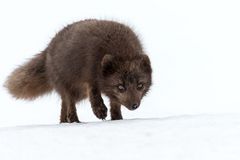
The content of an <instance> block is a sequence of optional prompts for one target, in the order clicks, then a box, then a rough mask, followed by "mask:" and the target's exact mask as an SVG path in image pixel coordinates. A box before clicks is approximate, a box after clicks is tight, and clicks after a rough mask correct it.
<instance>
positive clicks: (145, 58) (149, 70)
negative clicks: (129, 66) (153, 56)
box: [140, 54, 152, 73]
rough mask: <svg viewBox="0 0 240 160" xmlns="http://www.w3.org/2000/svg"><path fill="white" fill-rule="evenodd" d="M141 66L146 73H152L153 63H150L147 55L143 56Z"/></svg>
mask: <svg viewBox="0 0 240 160" xmlns="http://www.w3.org/2000/svg"><path fill="white" fill-rule="evenodd" d="M140 66H141V68H142V69H143V71H144V72H146V73H152V68H151V62H150V60H149V58H148V56H147V55H145V54H142V55H141V62H140Z"/></svg>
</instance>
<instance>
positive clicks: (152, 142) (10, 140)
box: [0, 114, 240, 160]
mask: <svg viewBox="0 0 240 160" xmlns="http://www.w3.org/2000/svg"><path fill="white" fill-rule="evenodd" d="M239 135H240V115H239V114H235V115H226V114H225V115H195V116H193V115H192V116H190V115H183V116H175V117H174V116H172V117H166V118H153V119H129V120H121V121H104V122H90V123H80V124H56V125H34V126H19V127H5V128H1V129H0V159H1V160H33V159H34V160H38V159H39V160H43V159H44V160H54V159H57V160H66V159H72V158H73V159H83V160H95V159H97V160H108V159H114V160H117V159H119V160H120V159H121V160H123V159H124V160H128V159H129V160H134V159H136V160H146V159H149V160H154V159H156V160H161V159H162V160H181V159H183V160H213V159H217V160H237V159H239V157H240V147H239V146H240V136H239Z"/></svg>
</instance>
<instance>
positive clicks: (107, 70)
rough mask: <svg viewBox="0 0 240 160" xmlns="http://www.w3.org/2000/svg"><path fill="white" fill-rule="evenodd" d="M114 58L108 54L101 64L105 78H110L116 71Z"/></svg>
mask: <svg viewBox="0 0 240 160" xmlns="http://www.w3.org/2000/svg"><path fill="white" fill-rule="evenodd" d="M113 59H114V57H113V56H112V55H110V54H106V55H105V56H104V57H103V59H102V62H101V67H102V74H103V76H108V75H110V74H112V73H114V71H115V68H116V67H115V65H114V61H113Z"/></svg>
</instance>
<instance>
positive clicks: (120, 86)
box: [117, 84, 126, 92]
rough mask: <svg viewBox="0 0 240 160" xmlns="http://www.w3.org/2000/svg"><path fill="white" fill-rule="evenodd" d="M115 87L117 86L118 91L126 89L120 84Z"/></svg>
mask: <svg viewBox="0 0 240 160" xmlns="http://www.w3.org/2000/svg"><path fill="white" fill-rule="evenodd" d="M117 88H118V90H119V91H120V92H124V91H125V89H126V88H125V87H124V86H123V85H122V84H119V85H118V86H117Z"/></svg>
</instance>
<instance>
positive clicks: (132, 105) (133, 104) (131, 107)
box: [126, 102, 140, 111]
mask: <svg viewBox="0 0 240 160" xmlns="http://www.w3.org/2000/svg"><path fill="white" fill-rule="evenodd" d="M139 106H140V102H131V103H129V104H128V105H126V107H127V109H129V110H131V111H133V110H135V109H137V108H138V107H139Z"/></svg>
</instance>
